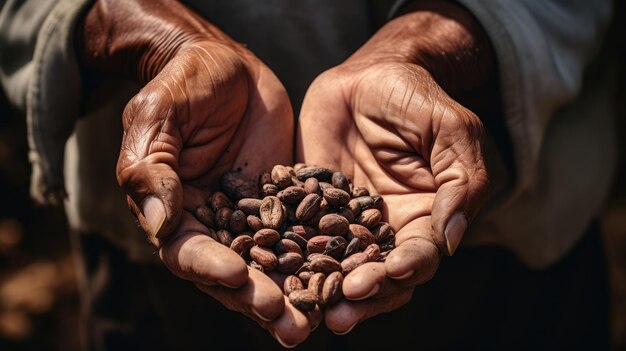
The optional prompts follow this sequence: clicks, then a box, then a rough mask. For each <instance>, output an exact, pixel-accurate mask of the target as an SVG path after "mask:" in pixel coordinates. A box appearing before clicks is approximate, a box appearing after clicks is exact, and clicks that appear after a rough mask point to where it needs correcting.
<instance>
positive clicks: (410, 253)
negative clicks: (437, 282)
mask: <svg viewBox="0 0 626 351" xmlns="http://www.w3.org/2000/svg"><path fill="white" fill-rule="evenodd" d="M432 233H433V229H432V226H431V216H423V217H420V218H417V219H415V220H413V221H411V222H410V223H408V224H407V225H406V226H404V227H403V228H402V229H400V231H398V233H396V236H395V245H396V247H395V248H394V249H393V250H392V251H391V252H390V253H389V255H387V258H386V259H385V271H386V273H387V276H388V277H390V278H392V279H394V280H395V281H396V282H399V283H401V284H403V285H404V286H415V285H417V284H423V283H424V282H426V281H428V280H430V279H431V278H432V277H433V275H434V274H435V272H436V271H437V268H438V267H439V263H440V262H441V256H442V255H441V253H440V251H439V248H438V247H437V245H436V244H435V242H434V241H433V239H432V238H433V234H432Z"/></svg>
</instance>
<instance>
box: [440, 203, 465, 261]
mask: <svg viewBox="0 0 626 351" xmlns="http://www.w3.org/2000/svg"><path fill="white" fill-rule="evenodd" d="M466 229H467V219H466V218H465V215H464V214H462V213H455V214H454V215H452V217H450V220H449V221H448V225H447V226H446V229H445V231H444V235H445V236H446V245H447V246H448V255H450V256H452V255H453V254H454V252H455V251H456V249H457V247H459V243H461V238H463V233H465V230H466Z"/></svg>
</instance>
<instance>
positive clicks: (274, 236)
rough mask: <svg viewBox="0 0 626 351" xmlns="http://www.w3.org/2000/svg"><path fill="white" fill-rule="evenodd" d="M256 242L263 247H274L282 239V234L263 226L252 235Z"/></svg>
mask: <svg viewBox="0 0 626 351" xmlns="http://www.w3.org/2000/svg"><path fill="white" fill-rule="evenodd" d="M252 239H253V240H254V243H255V244H257V245H259V246H263V247H272V246H274V244H276V243H277V242H278V240H280V234H279V233H278V232H277V231H276V230H274V229H271V228H263V229H261V230H259V231H257V232H256V233H254V236H253V237H252Z"/></svg>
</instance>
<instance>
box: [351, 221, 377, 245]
mask: <svg viewBox="0 0 626 351" xmlns="http://www.w3.org/2000/svg"><path fill="white" fill-rule="evenodd" d="M352 238H359V240H360V241H361V250H364V249H365V248H366V247H367V246H368V245H369V244H373V243H374V242H375V241H376V240H375V238H374V235H373V234H372V233H371V232H370V231H369V229H367V228H365V227H364V226H362V225H360V224H350V225H349V226H348V234H347V235H346V239H348V240H352Z"/></svg>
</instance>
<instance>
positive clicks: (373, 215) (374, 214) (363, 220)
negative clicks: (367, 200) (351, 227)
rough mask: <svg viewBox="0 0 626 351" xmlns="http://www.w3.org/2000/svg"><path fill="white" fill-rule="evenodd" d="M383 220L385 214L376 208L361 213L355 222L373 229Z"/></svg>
mask: <svg viewBox="0 0 626 351" xmlns="http://www.w3.org/2000/svg"><path fill="white" fill-rule="evenodd" d="M382 218H383V214H382V213H381V212H380V211H379V210H377V209H375V208H368V209H367V210H365V211H362V212H361V214H360V215H359V216H358V217H357V218H356V220H355V222H356V223H358V224H360V225H362V226H364V227H366V228H368V229H371V228H373V227H374V226H376V225H377V224H378V223H379V222H380V220H381V219H382Z"/></svg>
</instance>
